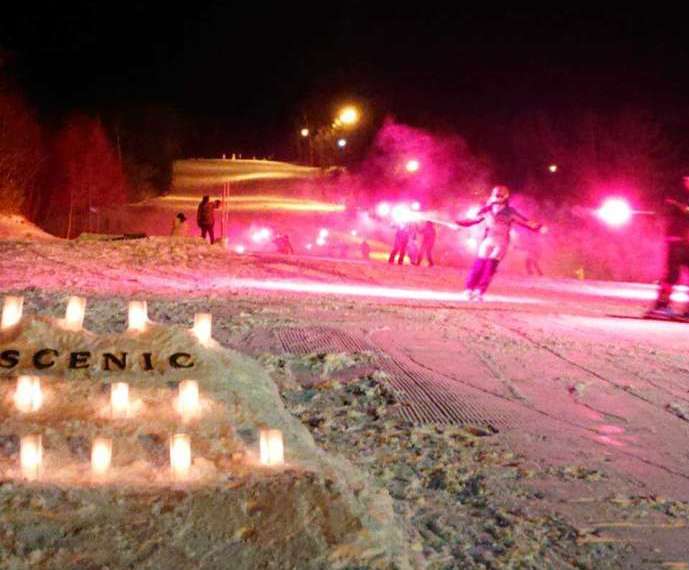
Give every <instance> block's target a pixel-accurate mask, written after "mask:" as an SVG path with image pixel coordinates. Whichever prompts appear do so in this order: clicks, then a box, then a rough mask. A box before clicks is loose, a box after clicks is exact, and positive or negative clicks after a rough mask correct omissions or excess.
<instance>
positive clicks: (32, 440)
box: [19, 435, 43, 481]
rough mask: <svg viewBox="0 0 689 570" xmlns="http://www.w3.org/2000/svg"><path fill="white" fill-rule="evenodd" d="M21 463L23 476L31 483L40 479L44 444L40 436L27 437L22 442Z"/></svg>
mask: <svg viewBox="0 0 689 570" xmlns="http://www.w3.org/2000/svg"><path fill="white" fill-rule="evenodd" d="M20 447H21V449H20V452H19V461H20V464H21V469H22V475H23V476H24V477H26V478H27V479H28V480H29V481H34V480H36V479H38V477H39V476H40V474H41V465H42V463H43V442H42V438H41V436H40V435H26V436H24V437H22V439H21V442H20Z"/></svg>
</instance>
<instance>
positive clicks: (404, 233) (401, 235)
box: [388, 224, 409, 265]
mask: <svg viewBox="0 0 689 570" xmlns="http://www.w3.org/2000/svg"><path fill="white" fill-rule="evenodd" d="M408 244H409V227H408V226H407V225H406V224H400V225H399V227H398V228H397V232H395V245H393V246H392V251H391V252H390V257H389V258H388V263H390V264H393V263H395V256H396V255H397V254H398V253H399V257H398V260H397V263H398V264H399V265H402V264H403V263H404V256H405V255H406V253H407V245H408Z"/></svg>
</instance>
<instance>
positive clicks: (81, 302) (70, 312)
mask: <svg viewBox="0 0 689 570" xmlns="http://www.w3.org/2000/svg"><path fill="white" fill-rule="evenodd" d="M85 311H86V299H84V297H76V296H72V297H70V298H69V301H68V302H67V311H66V312H65V328H66V329H67V330H70V331H80V330H81V328H82V327H83V325H84V313H85Z"/></svg>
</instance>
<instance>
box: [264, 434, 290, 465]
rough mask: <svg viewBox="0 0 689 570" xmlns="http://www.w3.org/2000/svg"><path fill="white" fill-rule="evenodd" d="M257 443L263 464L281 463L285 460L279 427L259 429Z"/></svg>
mask: <svg viewBox="0 0 689 570" xmlns="http://www.w3.org/2000/svg"><path fill="white" fill-rule="evenodd" d="M259 445H260V452H261V463H262V464H263V465H282V464H283V463H284V462H285V447H284V444H283V441H282V432H281V431H280V430H279V429H261V430H260V439H259Z"/></svg>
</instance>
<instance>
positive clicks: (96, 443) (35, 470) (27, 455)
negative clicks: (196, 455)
mask: <svg viewBox="0 0 689 570" xmlns="http://www.w3.org/2000/svg"><path fill="white" fill-rule="evenodd" d="M19 445H20V448H19V465H20V468H21V473H22V476H23V477H24V478H25V479H27V480H28V481H37V480H40V479H41V478H42V476H43V438H42V436H41V435H40V434H30V435H25V436H24V437H22V438H21V440H20V443H19ZM259 447H260V449H259V452H260V462H261V464H262V465H267V466H277V465H283V464H284V445H283V441H282V432H281V431H280V430H277V429H260V430H259ZM112 454H113V450H112V439H110V438H107V437H96V438H95V439H94V440H93V444H92V445H91V476H92V479H93V480H94V481H107V479H108V475H109V474H110V473H111V469H112ZM191 466H192V451H191V437H190V436H189V434H186V433H176V434H174V435H173V436H172V437H171V438H170V476H171V478H172V480H174V481H186V480H188V479H189V477H190V473H191Z"/></svg>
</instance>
